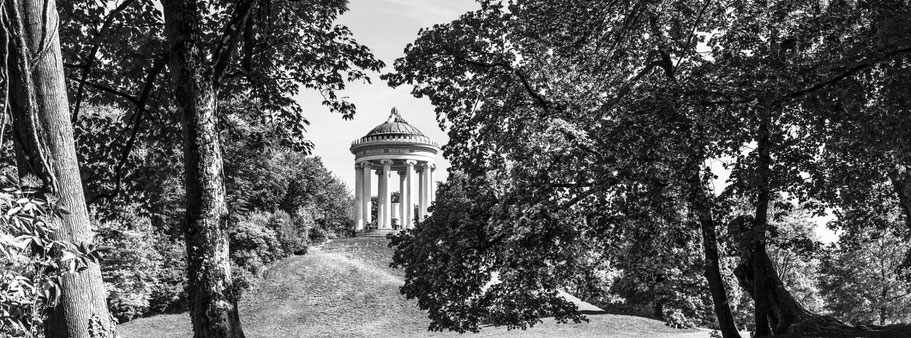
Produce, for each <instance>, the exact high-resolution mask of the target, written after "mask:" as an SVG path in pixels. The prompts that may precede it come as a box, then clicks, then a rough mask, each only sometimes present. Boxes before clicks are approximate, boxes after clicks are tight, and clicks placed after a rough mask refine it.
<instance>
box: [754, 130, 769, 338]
mask: <svg viewBox="0 0 911 338" xmlns="http://www.w3.org/2000/svg"><path fill="white" fill-rule="evenodd" d="M762 114H764V115H763V117H762V122H760V125H759V131H758V133H757V146H756V152H757V159H756V181H755V182H756V184H757V193H756V215H755V216H754V217H753V230H752V233H753V236H754V238H752V245H751V246H752V254H751V256H752V258H753V295H754V297H753V301H754V303H755V312H754V315H755V320H756V335H758V336H768V335H770V334H771V331H770V323H769V315H770V312H769V311H770V310H771V309H770V307H771V304H769V298H768V295H766V292H767V290H768V284H769V278H768V275H769V273H770V272H772V271H774V268H771V264H769V265H767V264H763V262H761V261H759V260H758V259H760V257H761V256H762V254H760V252H761V253H763V254H764V253H765V231H766V225H767V224H768V215H769V199H770V198H771V191H770V187H769V179H770V177H771V164H772V157H771V154H770V153H769V141H770V140H769V136H770V135H769V134H770V132H769V116H768V112H763V113H762ZM770 268H771V269H770Z"/></svg>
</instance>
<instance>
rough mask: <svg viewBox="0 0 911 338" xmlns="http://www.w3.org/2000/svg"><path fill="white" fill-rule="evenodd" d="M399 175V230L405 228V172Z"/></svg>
mask: <svg viewBox="0 0 911 338" xmlns="http://www.w3.org/2000/svg"><path fill="white" fill-rule="evenodd" d="M396 173H397V174H399V229H404V228H405V171H404V170H399V171H396Z"/></svg>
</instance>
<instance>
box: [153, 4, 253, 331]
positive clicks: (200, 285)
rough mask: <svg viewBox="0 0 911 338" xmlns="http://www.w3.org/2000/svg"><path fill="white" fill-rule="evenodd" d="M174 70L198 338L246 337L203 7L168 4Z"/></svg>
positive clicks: (191, 290)
mask: <svg viewBox="0 0 911 338" xmlns="http://www.w3.org/2000/svg"><path fill="white" fill-rule="evenodd" d="M163 5H164V13H165V26H166V27H165V33H166V35H167V39H168V42H169V44H170V45H171V53H172V54H171V58H170V64H169V65H170V68H169V69H170V73H171V77H172V79H171V80H172V81H173V85H174V93H175V101H176V105H177V111H178V113H179V114H180V117H181V121H182V125H183V136H184V145H183V147H184V168H185V169H184V170H185V174H184V175H185V178H184V179H185V186H186V225H185V226H186V228H185V232H184V236H185V240H186V245H187V263H188V265H187V275H188V286H187V291H188V296H189V302H190V304H189V305H190V306H189V307H190V318H191V319H192V321H193V332H194V335H195V337H198V338H221V337H231V338H236V337H244V333H243V330H242V328H241V325H240V319H239V317H238V312H237V295H236V293H235V289H234V285H233V281H232V278H231V265H230V259H229V257H228V233H227V230H228V229H227V227H228V217H227V216H228V209H227V205H226V204H225V186H224V178H223V176H222V175H223V173H222V166H223V163H222V154H221V145H220V142H219V139H218V137H219V135H218V128H217V123H216V121H217V117H216V113H217V90H216V88H215V85H214V81H213V70H212V67H211V65H210V64H208V55H207V53H206V51H205V50H204V46H203V45H202V44H201V43H200V39H201V36H202V27H201V25H202V23H203V22H204V20H203V19H204V18H203V13H201V12H200V11H202V10H205V6H204V5H203V4H199V3H197V2H196V1H194V0H167V1H164V3H163Z"/></svg>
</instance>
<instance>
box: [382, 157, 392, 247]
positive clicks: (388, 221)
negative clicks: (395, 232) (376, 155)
mask: <svg viewBox="0 0 911 338" xmlns="http://www.w3.org/2000/svg"><path fill="white" fill-rule="evenodd" d="M380 163H382V164H383V180H382V181H383V211H384V212H383V218H382V220H383V223H382V224H383V226H382V227H381V228H380V229H387V230H388V229H392V198H390V196H389V178H390V176H392V161H391V160H382V161H380Z"/></svg>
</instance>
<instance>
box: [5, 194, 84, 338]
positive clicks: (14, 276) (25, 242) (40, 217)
mask: <svg viewBox="0 0 911 338" xmlns="http://www.w3.org/2000/svg"><path fill="white" fill-rule="evenodd" d="M2 184H3V185H4V186H6V187H4V188H3V189H2V191H0V267H2V268H0V336H13V337H22V336H42V325H41V323H42V321H43V319H44V318H46V316H47V314H48V313H47V311H48V310H49V309H51V308H53V307H54V306H55V305H56V303H57V301H58V297H59V295H60V286H59V284H58V283H59V278H60V277H61V276H63V275H64V274H66V273H72V272H76V271H80V270H82V269H84V268H85V267H86V266H87V265H88V264H89V263H90V262H97V261H98V258H99V256H98V252H97V251H96V250H95V249H94V247H93V246H92V245H91V244H85V243H83V244H80V245H79V246H76V245H73V244H72V243H68V242H65V241H60V240H54V239H53V233H54V231H55V230H56V229H55V228H54V224H53V222H50V220H51V219H53V218H54V217H59V216H60V215H62V214H63V213H66V211H65V210H63V209H61V208H59V207H58V206H56V204H55V202H54V199H53V198H52V197H45V198H40V197H37V196H36V192H35V190H33V189H31V188H28V187H20V186H19V185H18V183H17V182H16V180H15V179H10V180H4V181H2Z"/></svg>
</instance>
